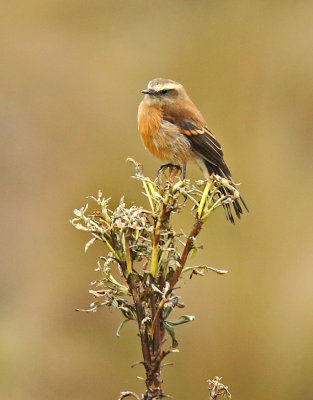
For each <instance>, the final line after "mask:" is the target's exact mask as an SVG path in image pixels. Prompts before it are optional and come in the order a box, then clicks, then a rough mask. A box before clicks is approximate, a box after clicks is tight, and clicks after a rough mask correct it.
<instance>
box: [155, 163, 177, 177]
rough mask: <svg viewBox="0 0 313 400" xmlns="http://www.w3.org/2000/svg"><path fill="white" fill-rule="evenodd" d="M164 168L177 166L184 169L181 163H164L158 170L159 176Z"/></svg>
mask: <svg viewBox="0 0 313 400" xmlns="http://www.w3.org/2000/svg"><path fill="white" fill-rule="evenodd" d="M163 168H176V169H179V170H180V171H181V170H182V168H181V166H180V165H176V164H172V163H168V164H163V165H161V167H160V168H159V169H158V170H157V176H158V175H159V173H160V172H161V171H162V169H163Z"/></svg>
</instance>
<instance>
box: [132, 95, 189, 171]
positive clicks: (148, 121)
mask: <svg viewBox="0 0 313 400" xmlns="http://www.w3.org/2000/svg"><path fill="white" fill-rule="evenodd" d="M138 129H139V132H140V135H141V138H142V141H143V143H144V145H145V146H146V147H147V149H148V150H150V151H151V153H152V154H153V155H155V156H156V157H158V158H160V159H161V160H164V161H169V162H171V163H174V164H185V163H186V162H187V161H189V160H190V159H192V158H193V157H194V154H193V153H192V151H191V146H190V142H189V140H188V138H187V137H186V135H183V134H182V133H180V132H179V129H178V128H177V127H176V126H175V125H174V124H172V123H170V122H166V121H162V111H161V110H160V109H159V108H158V107H155V106H154V105H153V106H151V105H149V104H148V105H147V104H146V103H145V102H141V104H140V105H139V110H138Z"/></svg>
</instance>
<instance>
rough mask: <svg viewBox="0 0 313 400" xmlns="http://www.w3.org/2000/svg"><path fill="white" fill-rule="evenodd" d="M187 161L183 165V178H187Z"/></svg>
mask: <svg viewBox="0 0 313 400" xmlns="http://www.w3.org/2000/svg"><path fill="white" fill-rule="evenodd" d="M186 170H187V163H185V164H184V165H183V179H186Z"/></svg>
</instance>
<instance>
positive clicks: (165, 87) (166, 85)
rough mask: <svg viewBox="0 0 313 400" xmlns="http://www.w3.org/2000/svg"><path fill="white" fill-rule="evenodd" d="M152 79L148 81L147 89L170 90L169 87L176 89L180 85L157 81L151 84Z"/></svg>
mask: <svg viewBox="0 0 313 400" xmlns="http://www.w3.org/2000/svg"><path fill="white" fill-rule="evenodd" d="M152 82H153V81H150V82H149V83H148V89H153V90H155V91H156V92H160V91H161V90H171V89H178V88H179V87H180V86H181V85H180V84H177V83H170V82H166V83H158V84H157V85H153V83H152Z"/></svg>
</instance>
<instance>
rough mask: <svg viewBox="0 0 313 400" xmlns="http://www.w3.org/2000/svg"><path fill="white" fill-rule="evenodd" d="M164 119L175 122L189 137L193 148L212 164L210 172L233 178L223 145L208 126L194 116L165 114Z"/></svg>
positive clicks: (181, 131)
mask: <svg viewBox="0 0 313 400" xmlns="http://www.w3.org/2000/svg"><path fill="white" fill-rule="evenodd" d="M163 119H164V120H166V121H168V122H171V123H172V124H175V125H176V126H177V127H178V129H179V131H180V133H182V134H183V135H186V136H187V137H188V139H189V140H190V143H191V148H192V150H193V151H194V152H195V153H196V154H197V155H198V156H199V157H200V158H202V159H203V160H205V161H206V162H207V164H211V166H212V168H208V169H209V172H210V173H212V172H215V173H217V174H219V175H225V176H227V177H228V178H229V179H230V178H231V174H230V171H229V169H228V167H227V165H226V163H225V161H224V158H223V156H224V154H223V151H222V147H221V145H220V144H219V142H218V141H217V140H216V139H215V137H214V136H213V134H212V133H211V132H210V131H209V129H208V128H207V127H206V126H203V125H202V124H201V122H200V121H197V120H195V119H192V118H187V119H180V120H177V119H176V118H175V119H174V118H173V117H172V118H171V116H170V115H163Z"/></svg>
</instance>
